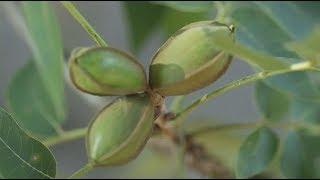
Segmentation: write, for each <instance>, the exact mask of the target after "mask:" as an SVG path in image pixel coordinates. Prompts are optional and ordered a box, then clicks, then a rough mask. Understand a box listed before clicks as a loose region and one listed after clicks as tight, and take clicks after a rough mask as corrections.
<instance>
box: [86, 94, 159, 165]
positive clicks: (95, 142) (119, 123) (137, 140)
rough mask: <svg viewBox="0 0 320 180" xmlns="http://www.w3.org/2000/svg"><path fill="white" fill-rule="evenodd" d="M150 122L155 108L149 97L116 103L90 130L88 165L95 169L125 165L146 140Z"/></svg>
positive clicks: (97, 119) (93, 123)
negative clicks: (97, 167)
mask: <svg viewBox="0 0 320 180" xmlns="http://www.w3.org/2000/svg"><path fill="white" fill-rule="evenodd" d="M153 121H154V108H153V105H152V103H151V101H150V98H149V97H148V95H146V94H136V95H130V96H124V97H120V98H118V99H116V100H115V101H113V102H112V103H111V104H109V105H108V106H107V107H105V108H104V109H103V110H102V111H101V112H100V113H99V114H98V116H97V117H96V118H95V119H94V120H93V121H92V123H91V125H90V126H89V131H88V134H87V151H88V157H89V161H93V162H94V164H95V165H97V166H107V165H118V164H124V163H127V162H128V161H130V160H131V159H133V158H135V157H136V156H137V155H138V154H139V153H140V151H141V150H142V148H143V146H144V145H145V143H146V141H147V140H148V139H149V137H150V135H151V132H152V129H153Z"/></svg>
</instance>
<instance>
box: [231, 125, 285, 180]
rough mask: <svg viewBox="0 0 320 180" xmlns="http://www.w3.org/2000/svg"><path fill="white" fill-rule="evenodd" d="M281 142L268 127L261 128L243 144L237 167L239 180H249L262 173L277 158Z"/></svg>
mask: <svg viewBox="0 0 320 180" xmlns="http://www.w3.org/2000/svg"><path fill="white" fill-rule="evenodd" d="M278 146H279V140H278V137H277V135H276V134H275V133H273V132H272V130H270V129H269V128H267V127H261V128H259V129H258V130H256V131H255V132H253V133H252V134H250V135H249V136H248V137H247V138H246V140H245V141H244V142H243V143H242V145H241V147H240V150H239V154H238V160H237V165H236V176H237V178H249V177H252V176H254V175H256V174H259V173H261V172H262V171H263V170H264V169H265V168H266V167H267V166H268V165H269V164H270V162H271V161H272V159H273V158H274V157H275V155H276V152H277V150H278Z"/></svg>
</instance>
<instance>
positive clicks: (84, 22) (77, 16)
mask: <svg viewBox="0 0 320 180" xmlns="http://www.w3.org/2000/svg"><path fill="white" fill-rule="evenodd" d="M61 4H62V5H63V6H64V7H65V8H66V9H67V10H68V11H69V13H70V14H71V15H72V16H73V17H74V18H75V19H76V20H77V21H78V22H79V24H80V25H81V26H82V27H83V28H84V29H85V30H86V31H87V33H88V34H89V35H90V36H91V38H92V39H93V40H94V41H95V42H96V43H97V45H99V46H108V44H107V43H106V42H105V41H104V40H103V39H102V38H101V36H100V35H99V34H98V33H97V32H96V31H95V30H94V28H93V27H92V26H91V25H90V24H89V22H88V21H87V20H86V18H84V17H83V16H82V15H81V14H80V12H79V11H78V10H77V8H76V7H75V6H74V5H73V4H72V3H71V2H69V1H61Z"/></svg>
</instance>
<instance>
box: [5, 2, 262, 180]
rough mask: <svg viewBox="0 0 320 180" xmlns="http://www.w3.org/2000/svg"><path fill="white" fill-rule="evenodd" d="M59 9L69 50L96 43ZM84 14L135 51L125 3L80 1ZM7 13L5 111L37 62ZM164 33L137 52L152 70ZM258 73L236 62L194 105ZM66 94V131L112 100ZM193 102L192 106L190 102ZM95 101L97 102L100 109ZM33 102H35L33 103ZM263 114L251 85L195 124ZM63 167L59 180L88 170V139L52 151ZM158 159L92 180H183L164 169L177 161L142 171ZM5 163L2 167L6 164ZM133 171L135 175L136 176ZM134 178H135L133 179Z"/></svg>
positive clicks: (95, 174) (210, 106)
mask: <svg viewBox="0 0 320 180" xmlns="http://www.w3.org/2000/svg"><path fill="white" fill-rule="evenodd" d="M50 4H51V5H52V6H53V7H54V9H55V11H56V14H57V16H58V19H59V23H60V25H61V33H62V37H63V43H64V48H65V49H66V50H67V52H68V51H70V50H72V49H73V48H75V47H79V46H90V45H93V41H92V40H91V39H90V37H89V36H88V35H87V33H86V32H85V31H84V30H83V29H82V28H81V27H80V25H79V24H78V23H77V22H76V21H75V20H74V19H73V18H72V17H71V16H70V15H69V14H68V12H67V11H66V10H65V9H64V8H63V7H62V6H61V5H60V4H58V2H50ZM75 5H76V6H77V7H78V8H79V10H80V12H81V13H82V14H83V15H84V16H85V17H86V18H87V20H88V21H89V22H90V23H91V24H92V25H93V26H94V28H95V29H96V30H97V31H98V32H99V33H100V34H101V35H102V36H103V38H104V39H105V40H106V41H107V42H108V44H109V45H110V46H112V47H115V48H119V49H121V50H125V51H128V52H130V42H129V34H128V24H127V19H126V15H125V14H124V9H123V3H122V2H116V1H114V2H113V1H108V2H93V1H91V2H75ZM2 17H5V15H4V12H3V11H0V105H1V107H4V108H5V109H8V106H7V104H6V101H5V92H6V88H7V86H8V83H9V82H10V79H11V78H12V76H13V75H14V74H15V73H16V71H17V70H18V69H19V68H21V67H22V66H23V65H24V64H25V63H26V62H27V60H28V58H29V57H31V55H32V54H31V52H30V51H29V49H28V46H27V45H26V44H25V42H24V41H23V39H22V38H21V36H19V35H18V34H17V33H16V31H15V30H14V28H13V27H12V25H11V24H10V23H9V21H8V19H6V18H2ZM163 40H164V33H163V32H162V31H161V30H160V29H157V30H156V31H155V32H154V33H152V34H151V35H150V36H149V37H148V39H147V40H146V42H145V43H144V45H143V47H142V49H141V51H140V52H139V53H133V52H131V53H132V54H134V55H135V56H136V57H138V59H139V60H140V62H141V63H142V64H143V65H144V66H145V67H148V65H149V63H150V58H151V57H152V55H153V54H154V52H155V51H156V50H157V48H159V46H160V45H161V44H162V43H163V42H164V41H163ZM251 72H252V70H251V68H250V67H249V66H248V65H247V64H245V63H244V62H243V61H240V60H238V59H235V60H234V61H233V63H232V64H231V66H230V68H229V69H228V71H227V72H226V74H225V75H223V76H222V78H221V79H219V80H218V81H217V82H216V83H214V84H212V85H210V86H209V87H207V88H205V89H202V90H200V91H197V92H195V93H192V94H191V95H189V96H188V100H189V101H190V100H192V99H193V98H195V97H199V96H201V95H202V94H204V93H205V92H208V90H210V89H214V88H216V87H219V86H221V85H223V84H224V83H227V82H230V81H232V80H234V79H239V78H240V77H242V76H245V75H248V74H250V73H251ZM65 87H66V88H65V93H66V97H67V108H68V109H67V112H68V118H67V120H66V122H65V123H64V124H63V127H64V129H66V130H71V129H73V128H80V127H85V126H86V125H87V124H88V123H89V121H90V119H91V117H92V116H94V114H95V113H96V112H97V111H98V110H99V109H100V108H102V106H103V105H104V104H106V103H107V101H108V100H110V98H105V99H104V100H105V101H101V98H93V97H90V99H91V101H90V102H88V101H87V99H85V98H83V97H82V96H80V95H79V93H78V92H76V91H74V89H73V87H72V86H70V85H68V84H67V83H66V86H65ZM188 100H187V102H188ZM94 102H97V103H96V105H95V103H94ZM30 103H32V102H30ZM258 114H259V113H258V110H257V108H256V106H255V102H254V93H253V87H252V85H247V86H244V87H241V88H238V89H236V90H233V91H231V92H228V93H226V94H223V95H222V96H220V97H218V98H216V99H214V100H213V101H210V102H208V103H206V104H203V105H201V107H199V108H197V109H196V110H195V111H194V112H193V113H192V114H191V115H190V117H189V119H190V121H199V122H201V121H202V120H203V121H211V120H212V121H216V122H217V123H227V122H228V123H229V122H247V121H253V120H256V119H257V118H258V117H259V115H258ZM51 149H52V151H53V153H54V155H55V157H56V160H57V162H58V177H66V176H67V175H69V174H71V173H72V172H74V171H75V170H77V169H79V168H80V167H82V166H83V165H84V164H85V163H86V161H87V159H86V152H85V146H84V141H83V139H81V140H76V141H71V142H68V143H63V144H59V145H57V146H55V147H53V148H51ZM154 156H157V154H153V153H152V152H151V151H149V150H148V149H146V150H145V151H144V152H143V153H142V154H141V156H139V157H138V159H137V160H135V161H133V162H131V163H129V164H128V165H125V166H121V167H112V168H97V169H95V170H93V171H92V172H90V173H89V174H88V175H87V176H86V177H88V178H122V177H128V176H129V177H137V178H138V177H171V178H175V177H177V176H176V175H175V172H170V173H166V172H161V168H164V167H163V166H168V167H167V168H169V167H173V169H172V171H174V166H173V165H175V161H176V159H174V158H173V159H171V160H167V161H164V162H163V163H162V165H161V167H157V166H156V165H152V163H144V165H141V166H138V164H139V163H137V162H138V161H143V160H145V159H147V158H150V157H151V158H152V157H154ZM1 163H2V162H1ZM147 168H151V169H152V168H154V169H159V171H158V172H157V171H155V172H157V173H154V174H152V173H150V174H148V173H145V174H144V173H140V174H139V171H140V172H144V171H147ZM132 171H135V173H133V172H132ZM132 173H133V174H132ZM185 176H186V177H194V178H196V177H201V176H200V175H199V174H197V173H195V172H192V171H188V172H187V174H186V175H185Z"/></svg>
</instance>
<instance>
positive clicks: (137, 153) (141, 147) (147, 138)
mask: <svg viewBox="0 0 320 180" xmlns="http://www.w3.org/2000/svg"><path fill="white" fill-rule="evenodd" d="M148 108H149V107H146V108H145V109H144V113H143V115H142V117H141V118H144V116H146V114H147V110H148ZM152 119H153V118H152ZM153 120H154V119H153ZM153 120H152V121H153ZM142 124H143V122H142V121H141V122H139V123H138V125H137V127H136V128H135V129H134V130H133V132H132V134H133V135H131V136H130V137H129V138H128V139H127V140H126V141H125V142H123V143H122V144H120V146H119V148H118V149H117V150H114V151H112V152H111V153H110V154H109V155H108V154H106V155H105V156H102V158H101V159H108V158H111V157H112V156H113V155H116V154H117V153H119V152H121V151H122V150H123V149H124V147H125V146H126V145H127V144H129V142H130V141H131V140H132V139H133V138H134V136H135V135H136V134H137V131H139V128H140V127H141V125H142ZM152 131H153V126H151V128H150V129H149V132H148V133H147V136H146V138H145V139H144V142H143V143H142V144H141V145H140V147H139V148H138V150H137V151H136V152H135V153H134V154H132V155H131V156H129V157H128V161H130V160H132V159H134V158H135V157H137V156H138V155H139V153H140V151H141V150H142V149H143V147H144V146H145V144H146V143H147V141H148V140H149V138H150V137H151V135H152ZM123 163H124V162H121V163H114V164H123ZM98 165H99V164H98ZM101 165H102V166H103V165H104V164H103V163H101ZM110 165H113V164H110Z"/></svg>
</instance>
